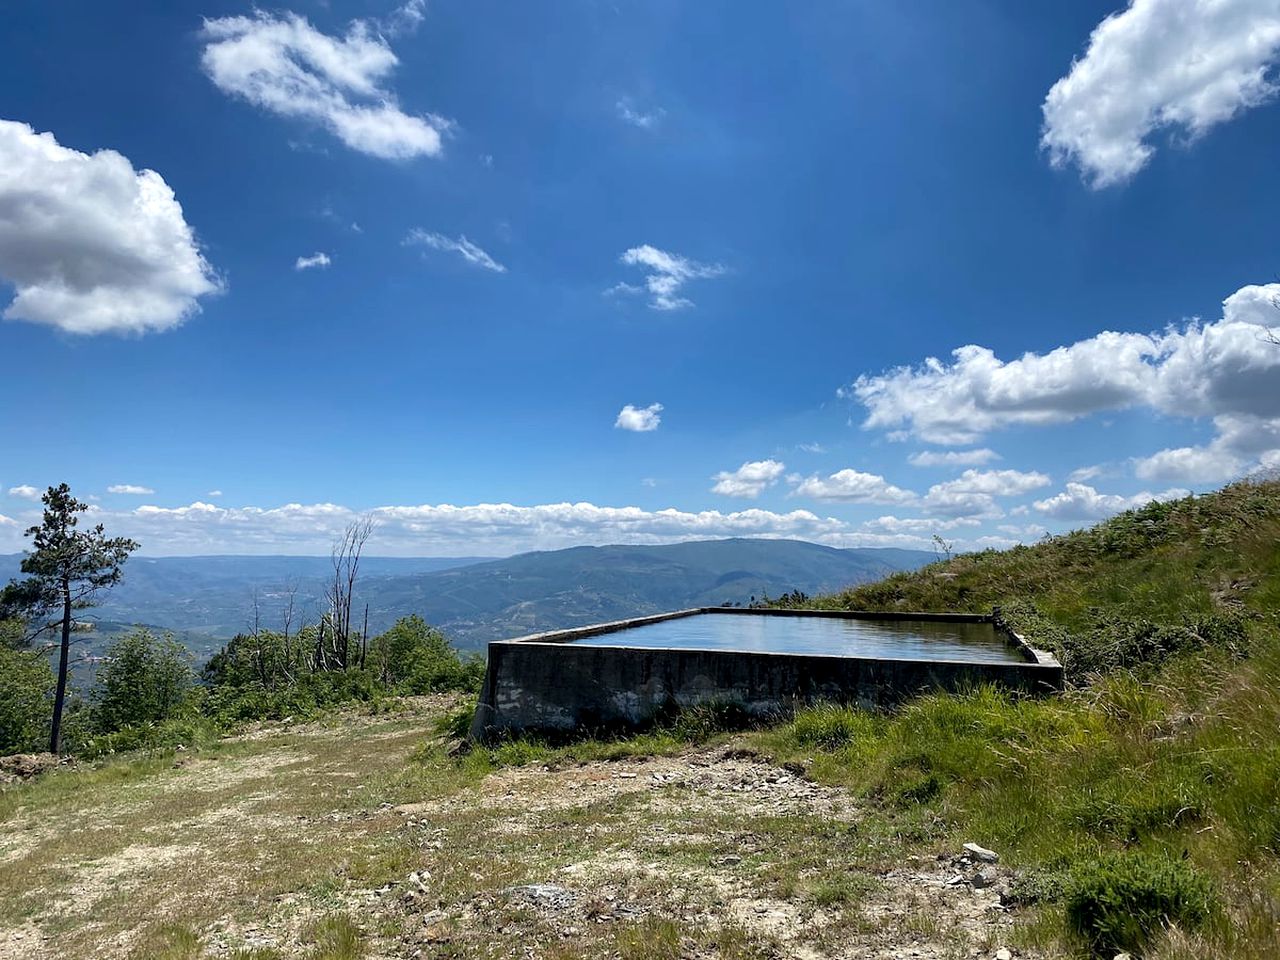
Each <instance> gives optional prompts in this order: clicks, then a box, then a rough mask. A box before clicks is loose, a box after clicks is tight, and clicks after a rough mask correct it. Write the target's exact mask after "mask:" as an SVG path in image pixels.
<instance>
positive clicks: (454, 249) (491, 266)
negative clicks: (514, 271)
mask: <svg viewBox="0 0 1280 960" xmlns="http://www.w3.org/2000/svg"><path fill="white" fill-rule="evenodd" d="M404 245H405V246H414V245H418V246H424V247H430V248H431V249H432V250H443V251H445V252H446V253H456V254H458V256H460V257H462V259H463V260H465V261H467V263H471V264H474V265H475V266H477V267H483V268H484V269H486V270H492V271H493V272H494V273H506V272H507V268H506V267H504V266H503V265H502V264H500V263H499V262H498V261H497V260H495V259H493V257H491V256H489V254H487V253H485V252H484V251H483V250H481V249H480V248H479V247H478V246H476V245H475V244H474V243H472V242H471V241H470V240H468V239H467V238H466V237H458V238H457V239H456V240H455V239H454V238H453V237H446V236H445V235H444V234H442V233H429V232H428V231H426V230H422V229H420V228H417V227H415V228H414V229H412V230H410V231H409V235H408V236H407V237H405V238H404Z"/></svg>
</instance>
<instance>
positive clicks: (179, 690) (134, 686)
mask: <svg viewBox="0 0 1280 960" xmlns="http://www.w3.org/2000/svg"><path fill="white" fill-rule="evenodd" d="M105 660H106V662H105V664H104V665H103V668H102V670H101V672H99V674H98V682H97V685H96V687H95V689H94V692H93V700H94V712H95V715H94V719H95V722H96V725H97V727H98V728H99V729H100V730H101V731H102V732H104V733H110V732H112V731H113V730H119V729H120V728H121V727H127V726H131V725H134V724H140V723H159V722H160V721H162V720H168V719H169V718H170V717H173V716H174V715H175V714H177V713H178V711H179V710H181V709H182V707H183V705H184V704H185V703H186V702H187V696H188V694H190V692H191V682H192V674H191V663H190V655H189V654H188V653H187V648H186V647H184V646H183V645H182V644H180V643H179V642H178V641H177V640H175V639H173V637H171V636H168V635H166V636H163V637H157V636H155V635H154V634H152V633H151V632H150V631H148V630H142V629H140V630H135V631H134V632H133V633H130V634H127V635H126V636H123V637H121V638H120V639H119V640H117V641H116V642H115V643H113V644H112V645H111V646H110V647H109V648H108V649H107V653H106V657H105Z"/></svg>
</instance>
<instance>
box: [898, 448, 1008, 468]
mask: <svg viewBox="0 0 1280 960" xmlns="http://www.w3.org/2000/svg"><path fill="white" fill-rule="evenodd" d="M999 459H1000V454H998V453H996V452H995V451H994V450H988V449H987V448H986V447H982V448H979V449H977V450H921V451H920V452H919V453H913V454H912V455H911V456H909V457H908V458H907V462H908V463H910V464H911V465H912V466H913V467H980V466H982V465H983V464H986V463H990V462H991V461H992V460H999Z"/></svg>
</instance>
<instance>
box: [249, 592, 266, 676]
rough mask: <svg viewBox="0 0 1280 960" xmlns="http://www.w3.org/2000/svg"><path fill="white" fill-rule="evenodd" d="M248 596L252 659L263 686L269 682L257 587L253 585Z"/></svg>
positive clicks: (260, 605)
mask: <svg viewBox="0 0 1280 960" xmlns="http://www.w3.org/2000/svg"><path fill="white" fill-rule="evenodd" d="M249 596H250V603H251V604H252V610H253V622H252V630H253V632H252V634H251V636H252V637H253V661H254V666H255V667H256V668H257V671H258V679H259V680H260V681H262V685H263V686H264V687H265V686H268V684H269V678H268V675H267V658H266V655H265V653H264V652H263V649H262V604H261V601H260V599H259V596H258V588H257V587H254V588H253V592H252V593H251V594H250V595H249Z"/></svg>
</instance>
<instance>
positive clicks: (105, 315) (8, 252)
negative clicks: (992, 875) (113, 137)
mask: <svg viewBox="0 0 1280 960" xmlns="http://www.w3.org/2000/svg"><path fill="white" fill-rule="evenodd" d="M5 281H7V282H8V283H11V284H12V285H13V287H14V296H13V300H12V302H10V303H9V305H8V306H7V307H6V308H5V309H4V313H3V316H4V318H5V319H6V320H26V321H28V322H31V323H41V324H45V325H47V326H51V327H57V328H58V329H60V330H63V331H65V332H67V333H75V334H95V333H139V334H140V333H148V332H152V331H158V330H167V329H169V328H171V327H175V326H177V325H178V324H180V323H182V321H183V320H185V319H187V318H188V317H189V316H191V315H192V314H193V313H195V312H197V311H198V310H199V305H198V302H197V301H198V298H200V297H202V296H206V295H208V294H212V293H216V292H217V291H218V290H219V282H218V279H217V277H216V276H215V275H214V272H213V268H212V267H210V266H209V264H208V262H206V261H205V259H204V257H203V256H202V255H201V253H200V248H199V245H198V244H197V243H196V238H195V233H194V231H193V230H192V229H191V227H190V226H189V225H188V224H187V222H186V220H185V219H184V218H183V213H182V207H181V206H180V205H179V203H178V201H177V199H176V198H175V197H174V194H173V190H172V189H171V188H170V187H169V185H168V184H167V183H165V181H164V178H163V177H161V176H160V174H158V173H156V172H155V171H154V170H141V171H138V170H135V169H134V168H133V165H132V164H131V163H130V162H129V160H128V158H126V157H124V156H121V155H120V154H119V153H116V152H115V151H114V150H99V151H98V152H97V153H94V154H87V153H81V152H79V151H78V150H72V149H69V148H67V147H64V146H61V145H60V144H59V143H58V141H57V140H56V139H55V138H54V136H53V134H51V133H36V132H35V131H34V130H33V129H32V128H31V127H29V126H27V125H26V124H25V123H16V122H14V121H11V120H0V283H3V282H5Z"/></svg>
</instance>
